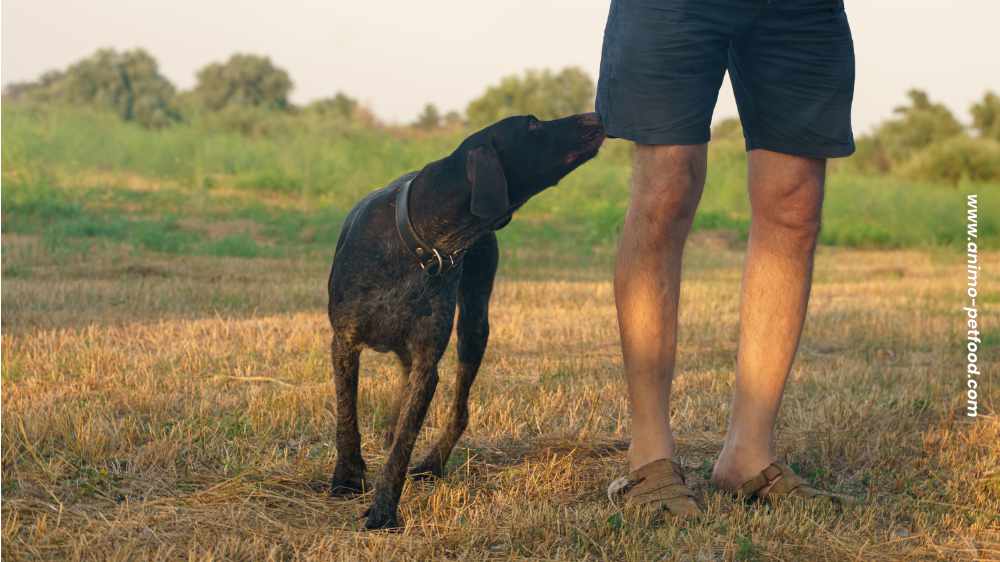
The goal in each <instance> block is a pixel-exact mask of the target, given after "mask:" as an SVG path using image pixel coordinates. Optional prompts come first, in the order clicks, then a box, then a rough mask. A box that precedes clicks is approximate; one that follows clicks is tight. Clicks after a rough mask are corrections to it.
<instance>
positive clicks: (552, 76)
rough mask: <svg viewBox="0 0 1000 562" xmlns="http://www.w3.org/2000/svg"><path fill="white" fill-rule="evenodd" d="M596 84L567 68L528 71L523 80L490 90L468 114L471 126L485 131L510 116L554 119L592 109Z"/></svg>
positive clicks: (502, 83)
mask: <svg viewBox="0 0 1000 562" xmlns="http://www.w3.org/2000/svg"><path fill="white" fill-rule="evenodd" d="M593 103H594V81H593V80H592V79H591V78H590V76H588V75H587V73H586V72H584V71H583V70H581V69H579V68H576V67H567V68H564V69H562V70H561V71H559V72H558V73H553V72H552V71H551V70H548V69H546V70H542V71H538V70H528V71H527V72H525V73H524V76H516V75H515V76H507V77H505V78H503V79H502V80H501V81H500V83H499V84H497V85H496V86H490V87H489V88H487V90H486V93H484V94H483V95H482V96H480V97H479V98H477V99H475V100H473V101H472V102H471V103H469V107H468V109H467V110H466V112H465V113H466V116H467V117H468V120H469V124H470V125H471V126H473V127H476V128H478V127H483V126H486V125H488V124H490V123H493V122H495V121H499V120H500V119H503V118H504V117H509V116H511V115H523V114H533V115H535V116H536V117H538V118H539V119H554V118H556V117H565V116H566V115H572V114H574V113H582V112H584V111H589V110H590V109H591V108H593Z"/></svg>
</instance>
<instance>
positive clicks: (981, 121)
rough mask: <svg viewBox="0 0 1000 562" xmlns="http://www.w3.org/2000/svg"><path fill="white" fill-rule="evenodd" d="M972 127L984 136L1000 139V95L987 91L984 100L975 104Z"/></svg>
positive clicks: (973, 106) (972, 110) (972, 109)
mask: <svg viewBox="0 0 1000 562" xmlns="http://www.w3.org/2000/svg"><path fill="white" fill-rule="evenodd" d="M969 112H970V113H972V127H973V128H974V129H976V130H977V131H979V135H980V136H981V137H984V138H988V139H993V140H998V141H1000V96H997V95H996V94H995V93H993V92H986V95H984V96H983V100H982V101H980V102H979V103H976V104H973V105H972V108H971V109H970V110H969Z"/></svg>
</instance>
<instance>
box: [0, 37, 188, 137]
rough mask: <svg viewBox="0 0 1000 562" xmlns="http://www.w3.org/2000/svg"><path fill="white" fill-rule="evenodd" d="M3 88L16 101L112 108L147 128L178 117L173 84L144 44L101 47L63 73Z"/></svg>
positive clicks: (172, 120) (162, 124) (55, 72)
mask: <svg viewBox="0 0 1000 562" xmlns="http://www.w3.org/2000/svg"><path fill="white" fill-rule="evenodd" d="M4 93H5V95H6V96H7V97H8V98H9V99H11V100H14V101H18V100H23V101H30V102H36V103H40V104H67V105H81V104H82V105H88V106H92V107H99V108H105V109H110V110H112V111H114V112H115V113H116V114H117V115H118V116H119V117H121V118H122V119H124V120H126V121H135V122H137V123H139V124H141V125H143V126H145V127H154V128H155V127H163V126H166V125H169V124H171V123H173V122H175V121H178V120H180V113H179V112H178V111H177V107H176V105H175V103H174V86H173V84H171V83H170V81H169V80H167V79H166V78H164V77H163V76H162V75H161V74H160V71H159V68H158V65H157V63H156V59H154V58H153V57H152V55H150V54H149V53H147V52H146V51H144V50H142V49H132V50H130V51H125V52H122V53H119V52H118V51H115V50H114V49H101V50H99V51H97V52H96V53H94V54H93V55H91V56H89V57H87V58H85V59H83V60H81V61H79V62H77V63H75V64H73V65H71V66H70V67H69V68H68V69H67V70H66V71H65V72H62V71H58V70H56V71H50V72H46V73H45V74H43V75H42V77H41V78H40V79H39V80H37V81H36V82H29V83H24V84H12V85H11V86H10V87H8V88H6V89H5V92H4Z"/></svg>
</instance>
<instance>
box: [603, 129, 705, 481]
mask: <svg viewBox="0 0 1000 562" xmlns="http://www.w3.org/2000/svg"><path fill="white" fill-rule="evenodd" d="M706 149H707V146H706V145H704V144H701V145H678V146H671V145H640V144H637V145H636V147H635V156H634V161H633V171H632V197H631V201H630V203H629V209H628V213H627V214H626V216H625V225H624V227H623V229H622V235H621V241H620V245H619V249H618V261H617V266H616V268H615V304H616V305H617V307H618V327H619V329H620V331H621V339H622V356H623V357H624V361H625V377H626V379H627V380H628V396H629V405H630V407H631V415H632V444H631V446H630V447H629V453H628V459H629V465H630V467H631V469H632V470H635V469H637V468H640V467H642V466H643V465H645V464H648V463H650V462H652V461H655V460H658V459H663V458H668V459H669V458H671V457H672V456H673V453H674V438H673V435H672V433H671V430H670V383H671V379H672V378H673V372H674V358H675V352H676V348H677V305H678V300H679V297H680V279H681V255H682V253H683V250H684V242H685V240H686V239H687V235H688V231H689V230H690V229H691V222H692V220H693V219H694V212H695V209H696V208H697V207H698V200H699V199H700V198H701V192H702V189H703V188H704V185H705V168H706V161H707V150H706Z"/></svg>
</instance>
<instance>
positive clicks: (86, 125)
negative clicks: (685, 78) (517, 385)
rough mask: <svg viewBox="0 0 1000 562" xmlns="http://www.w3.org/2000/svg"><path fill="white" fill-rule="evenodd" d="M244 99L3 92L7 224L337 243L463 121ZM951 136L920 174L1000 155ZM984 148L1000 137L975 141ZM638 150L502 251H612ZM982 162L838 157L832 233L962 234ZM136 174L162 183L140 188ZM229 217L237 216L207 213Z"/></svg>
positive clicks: (184, 238) (729, 200) (280, 243)
mask: <svg viewBox="0 0 1000 562" xmlns="http://www.w3.org/2000/svg"><path fill="white" fill-rule="evenodd" d="M235 109H238V108H234V111H235ZM243 110H245V111H248V112H250V113H251V114H253V115H256V116H257V117H259V118H260V122H259V123H258V126H259V127H262V128H259V130H258V131H257V132H255V133H252V134H251V135H249V136H246V135H244V134H242V133H240V132H237V131H234V130H227V129H224V128H221V127H219V126H218V124H217V122H216V121H214V119H218V118H220V117H221V116H223V115H226V112H219V113H206V114H203V115H202V116H200V117H199V118H198V119H192V120H189V121H185V122H182V123H178V124H176V125H175V126H173V127H170V128H166V129H163V130H158V131H148V130H144V129H142V128H139V127H135V126H132V125H130V124H129V123H126V122H123V121H121V120H120V119H117V118H115V117H113V116H112V115H111V114H110V113H107V112H99V111H94V110H88V109H84V108H65V107H60V106H46V107H42V106H38V105H23V104H10V105H6V106H4V107H3V122H4V127H3V130H2V135H3V139H2V140H3V146H4V150H3V171H4V177H3V180H4V194H3V195H4V196H3V200H2V203H3V218H4V220H3V223H2V224H3V229H4V232H18V233H27V234H33V235H40V236H41V238H42V239H43V240H45V241H46V242H48V243H49V244H50V245H51V246H52V247H57V248H61V249H65V251H70V250H72V251H86V250H87V248H89V247H90V245H92V244H98V243H100V244H109V243H110V244H124V245H128V246H131V247H133V248H135V249H136V250H138V251H154V252H163V253H179V254H200V255H227V256H244V257H253V256H282V255H299V254H303V253H306V254H310V255H312V254H316V255H322V256H327V257H328V254H329V251H330V249H331V248H332V247H333V245H334V243H335V242H336V239H337V235H338V233H339V229H340V225H341V224H342V222H343V217H344V216H345V215H346V213H347V212H348V210H349V209H350V208H351V207H352V206H353V205H354V204H355V203H356V202H357V201H358V199H359V198H360V197H362V196H363V195H364V194H366V193H368V192H370V191H371V190H373V189H376V188H379V187H381V186H384V185H386V183H388V182H389V181H391V180H392V179H394V178H396V177H398V176H399V175H400V174H402V173H404V172H407V171H410V170H415V169H419V168H420V167H421V166H423V165H424V164H426V163H427V162H429V161H432V160H435V159H437V158H440V157H441V156H443V155H446V154H448V153H449V152H450V151H451V150H453V149H454V147H455V146H456V145H457V144H458V142H460V141H461V139H462V138H464V136H465V135H466V134H467V131H466V130H452V129H441V130H439V131H438V132H436V133H434V134H427V135H413V134H411V133H409V132H408V131H407V130H406V129H379V128H370V127H366V126H363V125H359V124H357V123H355V122H353V121H349V122H345V121H344V120H343V119H341V118H339V117H331V118H322V117H320V116H318V115H316V114H314V113H312V112H309V111H302V112H297V113H296V112H275V111H268V110H265V109H262V108H243ZM95 139H99V141H98V142H95ZM950 142H953V143H954V144H955V146H954V147H953V148H951V149H950V150H948V151H944V154H945V155H947V156H948V158H966V159H970V158H972V156H970V155H973V156H975V158H976V159H975V160H970V161H969V162H966V161H964V160H961V161H958V162H957V163H953V162H951V161H950V160H947V159H944V160H942V161H941V162H940V163H936V164H934V165H933V166H932V167H931V168H930V170H931V171H927V172H925V171H920V170H914V171H909V170H908V169H907V171H906V173H907V174H911V176H908V177H915V176H922V175H925V174H926V175H933V174H938V173H939V172H937V171H935V170H939V169H943V170H950V169H952V168H958V167H962V166H964V167H965V168H968V169H970V170H977V169H980V168H981V167H982V166H985V165H986V164H985V163H986V162H989V161H991V160H992V162H997V161H1000V159H998V158H996V157H995V156H991V155H995V154H996V150H997V149H996V146H997V143H996V142H995V141H989V143H986V141H985V139H977V138H969V137H966V136H961V135H960V136H958V137H955V138H954V139H953V140H952V141H950ZM963 143H971V144H968V145H966V144H963ZM984 143H985V144H984ZM937 147H938V145H937V144H934V145H932V146H930V147H928V148H926V149H925V151H922V152H919V153H918V157H915V158H914V160H913V162H922V161H923V158H928V159H930V158H931V156H922V155H925V154H928V155H932V156H934V157H935V158H937V156H936V154H937V153H936V152H935V151H936V150H939V149H938V148H937ZM983 147H987V150H989V151H993V152H985V153H984V155H979V153H978V152H977V151H979V150H981V149H982V148H983ZM709 152H710V154H709V161H710V163H711V165H710V166H709V171H708V178H707V185H706V188H705V192H704V195H703V197H702V201H701V205H700V207H699V210H698V214H697V215H696V218H695V224H694V229H695V230H726V231H730V232H735V233H736V234H737V235H738V236H736V237H734V238H733V239H737V238H739V237H745V235H746V233H747V230H748V227H749V216H750V210H749V205H748V202H747V195H746V152H745V148H744V145H743V141H742V139H741V138H740V137H739V136H738V134H736V133H735V132H734V131H732V129H730V133H727V134H724V135H719V138H716V140H714V141H713V142H712V143H711V144H710V145H709ZM631 153H632V147H631V144H630V143H627V142H624V141H615V140H610V141H608V142H606V143H605V145H604V147H603V148H602V150H601V153H600V155H599V156H598V157H597V158H596V159H595V160H594V161H593V162H590V163H588V164H586V165H584V166H582V167H581V168H580V169H579V170H577V171H576V172H574V173H573V174H571V175H570V176H568V177H567V178H565V179H564V180H563V181H562V182H560V184H559V185H558V186H556V187H554V188H552V189H549V190H546V191H545V192H543V193H542V194H540V195H539V196H538V197H536V198H534V199H532V201H531V202H530V203H529V204H528V205H526V206H525V207H524V208H523V209H521V210H520V211H519V212H518V218H517V220H515V221H513V222H512V223H511V224H510V226H508V227H506V228H504V229H503V230H502V231H501V232H500V237H501V239H502V241H503V247H504V249H505V250H504V251H505V252H507V253H508V254H509V256H510V257H511V259H513V260H514V261H515V262H517V260H519V259H522V260H523V259H529V258H520V257H518V256H521V255H522V252H525V253H524V254H523V255H525V256H529V255H537V254H532V253H535V252H543V253H544V254H545V255H547V256H552V259H555V260H564V261H566V262H567V263H578V262H580V261H581V260H603V259H608V256H611V255H612V254H613V248H614V245H615V243H616V241H617V239H618V236H619V231H620V227H621V222H622V218H623V216H624V213H625V209H626V207H627V204H628V198H629V178H630V175H631V171H630V163H631ZM941 158H944V157H941ZM935 162H936V161H935ZM908 165H909V164H908ZM912 165H913V166H916V164H912ZM897 172H898V170H897ZM899 173H902V172H899ZM940 177H942V178H945V179H944V180H942V181H952V180H953V178H952V177H951V176H948V175H947V174H945V175H941V176H940ZM983 177H984V176H980V175H976V174H974V173H971V172H966V173H963V174H962V175H961V178H962V179H961V180H959V187H958V189H952V188H942V184H941V183H940V182H937V183H928V182H924V181H913V180H910V179H902V178H901V179H896V178H894V177H892V176H872V175H868V174H863V175H862V174H856V173H853V172H851V171H850V170H849V169H839V168H838V169H834V170H833V171H832V172H831V177H830V179H829V182H828V190H827V200H826V205H825V209H824V217H823V219H824V224H823V230H822V232H821V240H822V242H823V243H825V244H832V245H841V246H862V247H910V246H927V245H950V246H956V245H959V244H961V242H962V240H963V239H964V238H963V237H964V231H963V230H962V228H961V221H962V217H963V216H962V214H961V213H958V214H956V212H955V209H956V208H957V207H956V205H958V206H959V207H961V205H962V201H963V194H964V193H968V192H974V191H978V192H981V193H985V192H987V191H989V190H996V189H997V188H998V186H1000V184H998V183H997V180H992V181H993V183H981V181H982V178H983ZM133 181H140V182H142V183H147V184H151V185H154V186H156V188H155V189H136V188H134V187H131V183H132V182H133ZM980 201H981V203H980V204H981V206H982V207H983V209H982V210H981V213H980V233H981V236H982V237H983V240H984V244H985V243H996V241H998V240H1000V206H998V205H1000V199H998V198H990V197H985V196H984V197H982V198H981V200H980ZM172 217H183V218H184V220H175V219H173V218H172ZM226 221H231V222H232V224H230V225H228V226H226V227H225V228H209V225H216V224H217V223H220V222H226ZM989 241H993V242H989Z"/></svg>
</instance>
